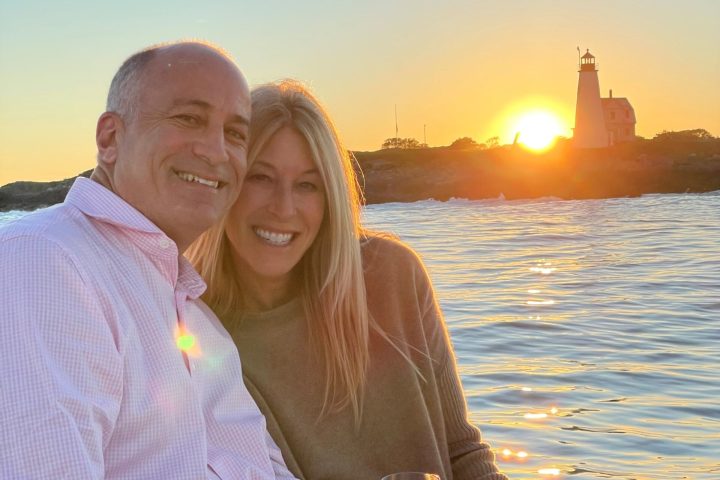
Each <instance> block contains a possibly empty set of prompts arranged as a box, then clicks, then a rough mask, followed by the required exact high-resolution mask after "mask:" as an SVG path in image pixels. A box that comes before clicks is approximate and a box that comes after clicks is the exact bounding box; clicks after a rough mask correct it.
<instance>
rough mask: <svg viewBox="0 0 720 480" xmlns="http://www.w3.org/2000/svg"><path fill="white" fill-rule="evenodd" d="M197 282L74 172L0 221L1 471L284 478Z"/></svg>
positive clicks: (140, 221) (150, 231) (132, 213)
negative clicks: (29, 206)
mask: <svg viewBox="0 0 720 480" xmlns="http://www.w3.org/2000/svg"><path fill="white" fill-rule="evenodd" d="M204 290H205V284H204V282H203V281H202V279H201V278H200V277H199V275H198V274H197V273H196V272H195V270H193V268H192V267H191V266H190V265H189V264H188V262H187V261H186V260H185V259H184V258H183V257H182V256H179V254H178V250H177V247H176V245H175V243H174V242H173V241H171V240H170V239H169V238H168V237H167V236H166V235H165V234H164V233H163V232H162V231H160V230H159V229H158V228H157V227H156V226H155V225H154V224H152V223H151V222H150V221H149V220H148V219H147V218H145V217H144V216H143V215H142V214H140V213H139V212H138V211H137V210H135V209H134V208H132V207H131V206H130V205H128V204H127V203H125V202H124V201H123V200H122V199H121V198H120V197H118V196H116V195H115V194H113V193H112V192H110V191H109V190H107V189H106V188H104V187H103V186H101V185H100V184H98V183H95V182H93V181H91V180H88V179H85V178H79V179H78V180H76V182H75V184H74V185H73V187H72V189H71V190H70V192H69V194H68V196H67V199H66V200H65V202H64V203H63V204H61V205H57V206H54V207H51V208H47V209H44V210H41V211H38V212H35V213H32V214H30V215H27V216H25V217H23V218H21V219H20V220H18V221H16V222H14V223H12V224H10V225H8V226H5V227H3V228H2V229H0V341H1V342H2V344H0V372H1V373H0V381H1V385H0V478H2V479H34V478H48V479H59V478H67V479H93V478H107V479H114V478H117V479H120V478H122V479H154V480H155V479H173V480H175V479H192V480H197V479H203V478H218V477H219V478H222V479H272V478H293V477H292V475H291V474H290V473H289V472H288V470H287V468H286V467H285V464H284V462H283V459H282V456H281V454H280V451H279V449H278V448H277V446H276V445H275V444H274V442H273V441H272V439H271V438H270V436H269V435H268V433H267V431H266V429H265V419H264V418H263V416H262V415H261V414H260V411H259V410H258V408H257V406H256V405H255V403H254V402H253V400H252V398H251V397H250V395H249V393H248V391H247V389H246V388H245V386H244V384H243V383H242V374H241V370H240V359H239V356H238V352H237V350H236V348H235V346H234V344H233V342H232V340H231V339H230V337H229V336H228V334H227V332H226V331H225V330H224V329H223V327H222V326H221V324H220V323H219V322H218V320H217V318H216V317H215V315H213V313H212V312H211V311H210V310H209V309H208V307H207V306H206V305H205V304H204V303H202V302H201V301H200V300H198V297H199V296H200V294H201V293H202V292H203V291H204ZM181 334H184V335H186V337H185V338H186V339H189V340H190V343H192V346H191V348H187V349H186V353H183V351H182V350H180V348H179V347H178V342H177V337H178V335H181Z"/></svg>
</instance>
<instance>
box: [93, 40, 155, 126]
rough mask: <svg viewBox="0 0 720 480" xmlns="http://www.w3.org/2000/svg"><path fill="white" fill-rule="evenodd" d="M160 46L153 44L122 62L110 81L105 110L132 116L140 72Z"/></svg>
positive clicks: (128, 116)
mask: <svg viewBox="0 0 720 480" xmlns="http://www.w3.org/2000/svg"><path fill="white" fill-rule="evenodd" d="M160 48H161V46H153V47H150V48H147V49H145V50H141V51H140V52H137V53H135V54H134V55H132V56H131V57H129V58H128V59H127V60H125V61H124V62H123V64H122V65H121V66H120V68H119V69H118V71H117V73H115V76H114V77H113V79H112V82H111V83H110V90H109V91H108V96H107V103H106V105H105V110H107V111H108V112H114V113H117V114H118V115H120V116H121V117H126V118H127V119H128V120H129V119H130V118H133V117H134V114H135V108H136V107H137V103H138V100H139V98H138V97H139V92H138V87H139V85H140V79H141V77H142V73H143V71H144V69H145V67H146V66H147V64H148V63H150V61H151V60H152V59H153V58H155V56H156V55H157V52H158V50H159V49H160Z"/></svg>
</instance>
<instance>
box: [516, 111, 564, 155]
mask: <svg viewBox="0 0 720 480" xmlns="http://www.w3.org/2000/svg"><path fill="white" fill-rule="evenodd" d="M513 130H514V131H515V132H516V135H517V142H518V143H520V144H522V145H524V146H526V147H527V148H529V149H531V150H537V151H541V150H546V149H548V148H550V147H551V146H552V144H553V143H554V142H555V140H556V138H557V137H558V136H560V135H562V134H563V133H564V132H565V128H563V126H562V122H561V121H560V119H559V118H558V116H557V115H555V114H554V113H552V112H550V111H548V110H535V111H530V112H526V113H523V114H521V115H520V116H519V117H518V119H517V120H516V121H515V123H514V125H513Z"/></svg>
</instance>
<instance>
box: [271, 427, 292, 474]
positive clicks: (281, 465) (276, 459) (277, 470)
mask: <svg viewBox="0 0 720 480" xmlns="http://www.w3.org/2000/svg"><path fill="white" fill-rule="evenodd" d="M265 443H266V444H267V447H268V452H270V462H271V463H272V468H273V473H274V474H275V478H276V479H292V480H297V478H296V477H295V475H293V474H292V473H291V472H290V470H288V468H287V466H286V465H285V460H283V456H282V452H281V451H280V448H279V447H278V446H277V444H276V443H275V440H273V438H272V437H271V436H270V433H269V432H267V431H266V432H265Z"/></svg>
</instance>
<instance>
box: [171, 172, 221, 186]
mask: <svg viewBox="0 0 720 480" xmlns="http://www.w3.org/2000/svg"><path fill="white" fill-rule="evenodd" d="M177 176H178V177H180V178H182V179H183V180H185V181H186V182H195V183H199V184H201V185H207V186H208V187H212V188H218V185H220V182H218V181H217V180H208V179H207V178H202V177H198V176H197V175H193V174H192V173H187V172H177Z"/></svg>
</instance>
